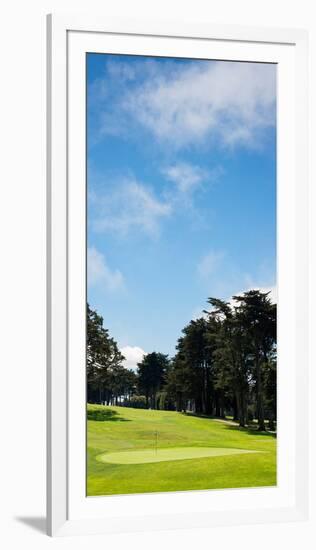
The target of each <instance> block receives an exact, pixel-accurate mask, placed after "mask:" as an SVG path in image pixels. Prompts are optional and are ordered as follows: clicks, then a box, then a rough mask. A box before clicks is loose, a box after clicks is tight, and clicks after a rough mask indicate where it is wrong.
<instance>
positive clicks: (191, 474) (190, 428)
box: [87, 405, 276, 495]
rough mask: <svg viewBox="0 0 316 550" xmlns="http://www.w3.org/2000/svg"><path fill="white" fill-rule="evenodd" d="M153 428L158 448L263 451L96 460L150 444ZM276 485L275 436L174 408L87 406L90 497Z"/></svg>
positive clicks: (144, 447) (149, 445)
mask: <svg viewBox="0 0 316 550" xmlns="http://www.w3.org/2000/svg"><path fill="white" fill-rule="evenodd" d="M89 418H90V419H89ZM91 418H99V419H98V420H92V419H91ZM156 430H158V432H159V447H160V448H167V447H186V446H187V447H195V446H196V447H198V446H201V447H227V448H229V447H231V448H238V449H251V450H258V451H266V452H265V453H258V454H251V453H249V454H244V455H229V456H215V457H211V458H199V459H192V460H177V461H173V462H172V461H170V462H159V463H151V464H128V465H125V464H124V465H122V464H106V463H102V462H99V461H97V460H96V456H97V455H99V454H101V453H104V452H113V451H124V450H129V449H130V450H132V449H135V450H136V449H146V448H150V447H152V446H153V444H154V432H155V431H156ZM275 484H276V439H275V437H274V436H273V435H271V434H259V433H256V432H252V431H247V430H240V429H238V428H237V427H235V426H232V425H230V424H227V423H224V422H217V421H216V420H211V419H208V418H198V417H194V416H187V415H183V414H180V413H176V412H168V411H149V410H141V409H129V408H123V407H110V408H109V407H102V406H100V405H88V479H87V493H88V495H107V494H108V495H109V494H124V493H125V494H126V493H144V492H155V491H184V490H193V489H221V488H228V487H256V486H268V485H275Z"/></svg>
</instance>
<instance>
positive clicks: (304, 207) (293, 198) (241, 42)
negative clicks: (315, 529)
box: [47, 15, 308, 536]
mask: <svg viewBox="0 0 316 550" xmlns="http://www.w3.org/2000/svg"><path fill="white" fill-rule="evenodd" d="M47 29H48V30H47V44H48V47H47V52H48V56H47V91H48V94H47V105H48V117H47V119H48V120H47V153H48V154H47V158H48V161H47V218H48V222H47V228H48V231H47V235H48V239H47V266H48V269H47V273H48V277H47V311H48V318H47V340H48V347H47V350H48V352H47V380H48V382H47V391H48V410H47V432H48V437H47V471H48V475H47V516H48V534H49V535H52V536H56V535H72V534H94V533H115V532H121V533H122V532H132V531H140V530H158V529H179V528H194V527H209V526H212V525H232V524H240V523H262V522H279V521H295V520H302V519H306V517H307V513H308V459H307V457H308V424H307V421H306V419H307V418H308V402H307V396H308V342H307V335H308V326H307V323H308V172H307V168H308V159H307V150H308V147H307V138H308V136H307V120H308V119H307V105H308V95H307V94H308V92H307V42H308V38H307V33H306V32H305V31H301V30H285V29H260V28H250V27H249V28H246V27H245V28H243V27H234V26H221V25H216V26H213V25H208V24H205V25H201V24H194V23H190V24H185V23H181V22H180V21H179V22H157V21H147V22H146V21H131V20H120V19H116V20H110V19H102V18H100V17H97V16H92V15H84V16H83V15H80V16H69V17H67V16H55V15H53V16H52V15H50V16H48V18H47ZM89 51H98V52H112V53H142V54H151V55H166V56H168V55H169V56H177V55H178V56H184V57H205V58H211V59H230V60H239V61H242V60H244V61H246V60H248V61H266V62H273V63H277V64H278V115H277V120H278V151H277V159H278V163H277V164H278V169H277V179H278V310H279V313H278V327H279V328H278V342H279V351H278V369H279V370H278V433H279V437H278V485H277V487H268V488H254V489H230V490H226V489H225V490H220V491H214V490H212V491H192V492H190V491H189V492H181V493H164V494H163V493H159V494H146V495H128V496H114V497H113V496H112V497H108V496H107V497H97V498H96V497H88V498H87V497H86V496H85V477H84V476H85V445H86V440H85V382H84V380H85V368H84V367H85V332H84V331H85V328H84V327H85V311H86V309H85V300H86V296H85V253H86V250H85V243H86V235H85V192H86V190H85V162H86V159H85V55H86V52H89ZM288 296H291V303H290V304H289V300H288ZM74 367H75V368H74ZM299 413H300V414H299Z"/></svg>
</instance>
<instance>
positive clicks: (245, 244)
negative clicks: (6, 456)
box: [47, 16, 308, 535]
mask: <svg viewBox="0 0 316 550" xmlns="http://www.w3.org/2000/svg"><path fill="white" fill-rule="evenodd" d="M47 23H48V62H47V67H48V71H47V75H48V77H47V89H48V124H47V129H48V132H47V135H48V164H47V166H48V170H47V173H48V177H47V205H48V209H47V211H48V285H47V286H48V293H47V296H48V301H47V305H48V307H47V310H48V323H47V326H48V331H47V333H48V443H47V456H48V461H47V464H48V488H47V508H48V534H50V535H67V534H80V533H82V534H90V533H113V532H128V531H139V530H157V529H169V528H170V529H179V528H188V527H189V528H190V527H192V528H193V527H201V526H204V527H206V526H212V525H221V524H225V525H226V524H227V525H230V524H239V523H259V522H272V521H274V522H276V521H290V520H292V521H293V520H299V519H304V518H306V517H307V502H308V464H307V456H308V427H307V422H306V419H307V416H308V414H307V393H308V392H307V390H308V379H307V378H308V352H307V350H308V342H307V334H308V325H307V319H308V253H307V250H308V249H307V240H308V219H307V218H308V216H307V214H308V174H307V164H308V163H307V149H308V148H307V103H308V96H307V35H306V33H305V32H304V31H298V30H284V29H283V30H276V29H273V30H272V29H254V28H240V27H233V26H212V25H201V24H196V25H195V24H183V23H180V22H178V23H175V22H173V23H168V22H160V23H158V22H153V21H151V22H136V21H134V22H133V21H123V20H115V21H111V20H102V19H100V18H98V17H90V16H88V17H87V16H85V17H69V18H67V17H64V16H48V20H47Z"/></svg>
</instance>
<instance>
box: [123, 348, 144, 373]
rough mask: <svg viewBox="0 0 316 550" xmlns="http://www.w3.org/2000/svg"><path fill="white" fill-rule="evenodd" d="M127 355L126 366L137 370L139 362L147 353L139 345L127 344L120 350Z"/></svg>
mask: <svg viewBox="0 0 316 550" xmlns="http://www.w3.org/2000/svg"><path fill="white" fill-rule="evenodd" d="M120 351H121V352H122V354H123V355H124V357H125V361H124V362H123V363H124V367H126V368H127V369H133V370H134V371H136V370H137V363H140V362H141V360H142V359H143V357H144V356H145V355H147V353H146V352H145V351H144V350H143V349H142V348H139V347H138V346H125V347H123V348H121V350H120Z"/></svg>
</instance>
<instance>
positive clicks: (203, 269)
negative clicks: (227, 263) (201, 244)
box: [197, 251, 225, 282]
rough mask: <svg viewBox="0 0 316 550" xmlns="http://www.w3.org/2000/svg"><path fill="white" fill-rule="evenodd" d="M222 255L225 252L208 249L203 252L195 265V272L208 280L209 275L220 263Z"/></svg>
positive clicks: (214, 271) (216, 269)
mask: <svg viewBox="0 0 316 550" xmlns="http://www.w3.org/2000/svg"><path fill="white" fill-rule="evenodd" d="M224 256H225V254H224V252H222V251H220V252H217V251H210V252H208V253H207V254H205V256H203V258H201V260H200V261H199V263H198V265H197V273H198V275H199V277H200V278H201V279H203V280H204V281H206V282H208V280H209V279H210V277H211V276H213V275H214V274H215V273H216V272H217V271H218V269H219V268H220V266H221V265H222V260H223V258H224Z"/></svg>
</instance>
